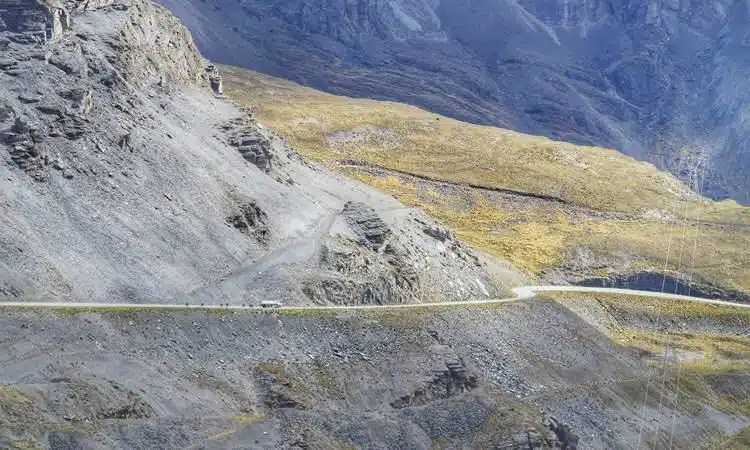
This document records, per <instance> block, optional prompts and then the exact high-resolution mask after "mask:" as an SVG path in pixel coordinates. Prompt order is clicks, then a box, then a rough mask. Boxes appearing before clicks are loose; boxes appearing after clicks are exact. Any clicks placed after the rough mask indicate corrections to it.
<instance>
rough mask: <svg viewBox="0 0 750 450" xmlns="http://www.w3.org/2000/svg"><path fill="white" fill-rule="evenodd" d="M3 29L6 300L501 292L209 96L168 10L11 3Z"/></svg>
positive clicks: (472, 265)
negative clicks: (358, 231) (356, 206)
mask: <svg viewBox="0 0 750 450" xmlns="http://www.w3.org/2000/svg"><path fill="white" fill-rule="evenodd" d="M0 18H2V26H0V49H1V50H2V51H0V301H1V300H4V299H14V300H47V301H61V300H69V301H84V300H85V301H101V302H121V301H133V302H143V301H171V302H180V303H182V302H183V301H186V302H191V303H199V302H216V303H225V302H235V303H237V304H242V303H258V302H259V301H261V300H267V299H269V298H273V299H280V300H283V301H285V302H287V303H312V302H315V303H346V304H354V303H386V302H418V301H422V300H423V299H439V298H444V299H455V298H473V297H476V296H489V295H495V294H496V293H497V290H496V288H498V287H499V286H498V285H497V284H496V283H495V282H494V279H493V278H492V277H491V276H490V275H489V273H490V272H488V268H487V266H483V265H482V263H481V262H480V260H479V259H477V256H476V255H475V254H474V252H473V251H472V250H470V249H468V248H466V247H465V246H463V244H461V243H460V242H458V241H454V240H451V241H450V242H442V241H438V240H437V239H435V238H434V237H431V236H429V235H428V234H426V233H425V232H424V231H423V230H424V228H425V227H427V226H428V225H426V223H430V224H432V225H435V224H434V222H426V220H427V219H426V218H425V219H421V218H420V217H421V215H420V214H417V213H416V212H412V211H410V210H409V209H407V208H405V207H404V206H403V205H401V204H399V203H398V202H396V201H395V200H394V199H393V198H391V197H388V196H386V195H384V194H379V193H377V192H376V191H374V190H372V189H369V188H366V187H364V186H361V185H358V184H357V183H354V182H352V181H349V180H342V179H341V178H340V177H339V176H335V175H333V174H331V173H329V172H327V171H326V170H323V169H322V168H320V167H315V166H311V165H309V164H307V163H304V162H303V161H302V160H301V159H300V158H299V157H298V156H297V155H296V153H295V152H294V150H293V149H292V148H291V147H290V146H289V144H288V143H287V142H286V141H285V140H284V139H283V138H281V137H280V136H278V135H276V134H274V133H272V132H270V131H269V130H267V129H264V128H263V126H262V125H261V124H258V123H257V122H256V121H255V119H254V117H253V115H252V113H251V112H250V111H247V110H239V109H237V108H236V107H234V106H233V105H231V104H230V103H229V102H226V101H225V100H224V99H223V98H221V97H222V96H221V95H220V94H221V78H220V76H219V74H218V72H217V71H216V68H215V67H212V66H211V65H208V64H206V62H205V61H204V60H203V58H202V56H201V55H200V54H199V53H198V51H197V48H196V46H195V44H194V43H193V40H192V38H191V36H190V33H188V31H187V30H186V28H185V27H184V26H183V25H182V24H181V23H180V22H179V20H178V19H176V18H175V17H174V16H173V15H171V14H169V12H168V11H167V10H166V9H165V8H163V7H162V6H159V5H156V4H154V3H153V2H151V1H148V0H128V1H116V2H112V1H108V0H101V1H92V0H90V1H75V2H73V1H70V2H58V3H39V2H36V1H34V0H10V1H0ZM212 88H213V90H212ZM217 94H218V95H217ZM350 204H356V205H359V207H358V208H354V210H351V208H349V209H347V208H346V205H350ZM362 224H368V225H370V226H369V227H368V228H367V230H364V229H362V230H360V229H361V228H362V227H364V225H362ZM357 230H360V231H362V233H360V234H361V236H360V234H358V233H357ZM365 231H366V233H365ZM372 239H374V240H375V242H376V244H377V245H374V244H373V243H372V242H370V241H371V240H372ZM490 264H491V263H490ZM416 267H419V269H418V270H419V271H418V272H417V269H416ZM459 278H460V279H459ZM449 280H450V281H449ZM464 286H466V287H464Z"/></svg>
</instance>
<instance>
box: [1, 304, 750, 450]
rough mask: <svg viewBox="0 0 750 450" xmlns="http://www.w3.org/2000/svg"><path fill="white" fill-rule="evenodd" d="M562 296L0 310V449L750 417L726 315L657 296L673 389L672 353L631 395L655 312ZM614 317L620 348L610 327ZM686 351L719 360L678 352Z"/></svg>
mask: <svg viewBox="0 0 750 450" xmlns="http://www.w3.org/2000/svg"><path fill="white" fill-rule="evenodd" d="M565 302H566V304H575V305H577V308H576V310H577V311H578V310H583V311H586V316H588V317H589V318H587V319H586V320H584V319H582V318H581V317H579V316H578V315H576V314H574V313H572V312H570V311H569V310H568V309H566V308H565V307H563V306H562V305H560V304H558V303H556V302H554V301H550V300H546V301H544V300H534V301H531V302H528V303H516V304H508V305H503V306H498V305H494V306H489V307H488V306H483V307H457V308H452V309H451V308H437V309H434V310H426V309H425V310H419V311H403V310H402V311H382V310H380V311H378V310H376V311H369V312H363V311H349V312H346V313H336V312H326V311H315V312H309V313H308V314H305V313H304V312H302V313H300V312H291V311H283V310H282V311H280V312H279V313H278V314H270V313H269V314H266V313H262V312H257V311H256V312H252V311H248V310H245V311H240V312H237V313H235V314H221V313H219V314H210V313H201V312H185V313H156V312H151V313H149V312H140V313H136V314H133V313H110V312H107V313H101V312H100V313H97V312H89V313H82V314H78V313H72V314H67V313H64V312H49V311H48V312H42V311H28V310H27V311H4V312H2V314H0V357H2V361H3V371H2V375H1V376H0V383H2V384H0V446H11V448H12V446H13V445H15V446H17V447H20V448H45V449H46V448H49V449H59V448H81V446H83V448H92V449H100V448H101V449H105V448H106V449H109V448H122V449H126V448H181V447H187V448H207V449H224V448H238V447H239V448H249V449H299V448H306V447H307V448H316V449H318V448H324V449H341V448H362V449H378V448H410V449H411V448H414V449H424V450H427V449H433V448H440V449H452V448H528V445H529V443H530V442H531V443H532V444H536V445H537V446H538V447H537V448H548V449H552V448H569V449H571V448H579V449H587V448H612V449H628V448H633V446H634V445H635V443H636V442H637V441H638V436H639V432H640V431H641V429H642V430H643V433H642V442H643V443H644V444H645V445H648V446H654V445H656V444H657V443H658V444H660V445H659V446H660V447H661V446H666V445H667V443H668V442H669V440H670V436H671V440H672V442H673V444H674V445H675V446H676V447H677V448H681V449H682V448H684V449H697V448H716V449H719V448H723V447H721V445H716V446H715V447H709V445H708V444H709V443H710V442H712V441H715V442H716V443H717V444H719V443H721V442H724V441H726V440H727V439H728V436H727V435H731V434H734V433H736V432H738V431H739V430H741V429H742V428H743V427H747V426H748V424H750V420H749V419H748V415H747V414H748V412H747V409H746V408H747V403H746V399H747V386H748V382H750V376H749V375H748V373H747V372H746V371H744V372H743V371H741V370H734V371H733V370H730V369H728V367H734V368H735V369H738V368H743V367H744V368H746V367H747V364H748V362H750V341H749V340H748V338H747V337H743V336H746V333H747V331H748V329H747V328H748V327H747V320H746V317H744V316H745V315H744V314H743V312H739V313H737V312H736V311H727V310H726V309H724V308H715V309H714V311H713V312H714V313H715V316H712V315H710V314H706V311H705V310H699V311H700V313H701V314H702V315H703V317H702V318H696V316H691V315H692V314H694V313H695V310H694V309H693V308H686V307H684V306H685V305H684V304H683V303H680V304H679V305H675V306H677V308H675V310H670V311H671V314H670V315H669V317H667V319H669V320H672V319H678V320H679V323H680V324H681V326H682V328H681V329H680V330H679V333H678V335H677V336H678V339H679V340H678V341H677V342H678V344H679V345H678V347H677V349H676V350H674V356H676V357H677V358H683V355H684V360H681V362H682V366H681V372H680V380H681V381H680V384H679V397H678V396H677V395H675V394H676V391H677V367H676V365H673V364H670V365H669V367H668V372H667V374H666V378H665V379H664V386H665V388H664V389H661V383H662V379H661V377H662V371H661V370H659V371H658V372H656V373H655V374H654V379H656V377H657V375H658V377H659V378H658V379H659V383H656V382H655V381H654V379H652V382H651V384H650V386H651V388H650V389H649V399H648V401H647V402H646V404H645V406H644V392H645V390H646V384H647V377H648V372H647V368H648V364H654V363H656V366H655V367H658V368H659V369H660V368H661V362H660V361H659V357H660V356H661V354H662V352H661V351H660V349H659V348H658V347H659V345H661V342H663V341H659V340H656V341H655V342H654V341H651V340H648V339H643V338H641V339H634V338H633V337H635V338H640V336H644V335H645V336H649V333H652V334H656V335H657V336H658V337H661V338H663V335H661V334H657V333H658V331H656V332H654V331H655V330H657V329H656V328H655V326H654V323H653V319H654V316H653V315H645V316H644V315H643V313H642V308H641V309H636V310H635V311H632V310H631V309H628V308H627V306H628V305H631V306H632V304H629V303H626V302H624V301H622V300H618V301H615V302H612V307H614V309H613V310H611V311H610V303H609V302H608V301H607V299H603V300H600V301H595V300H593V299H571V298H568V299H566V300H565ZM636 305H638V306H649V307H651V308H653V307H655V306H656V303H650V302H648V301H646V300H644V299H640V301H639V302H636ZM698 306H703V305H698ZM678 308H679V309H678ZM704 309H705V308H704ZM609 312H611V313H612V314H611V316H610V315H608V313H609ZM592 317H593V318H604V320H601V321H599V322H596V321H594V320H592V319H591V318H592ZM649 319H651V320H649ZM743 319H745V322H744V324H743V322H742V320H743ZM612 325H614V328H613V329H612V331H613V332H617V337H623V336H624V337H629V338H630V339H628V340H626V341H625V345H618V343H616V342H613V341H612V340H611V339H610V336H609V333H610V331H609V330H608V329H607V327H608V326H612ZM743 333H744V334H743ZM732 334H734V336H732ZM631 335H632V337H631ZM642 347H645V348H642ZM703 348H707V349H711V351H712V352H711V353H706V358H720V360H721V363H722V364H721V365H716V364H712V361H711V360H710V359H709V360H706V361H702V360H700V358H698V360H696V356H695V355H696V354H698V353H700V351H701V350H702V349H703ZM670 356H672V352H670ZM644 360H645V361H644ZM727 362H729V363H730V364H725V363H727ZM706 367H710V369H709V370H706ZM661 395H663V401H661V400H662V398H661V397H660V396H661ZM743 408H744V409H743ZM743 411H744V413H743ZM644 413H645V416H644ZM673 417H674V433H671V430H672V427H673V425H672V423H673ZM644 419H645V420H644ZM576 443H577V446H576ZM8 444H10V445H8ZM22 445H26V447H22ZM566 445H567V447H566Z"/></svg>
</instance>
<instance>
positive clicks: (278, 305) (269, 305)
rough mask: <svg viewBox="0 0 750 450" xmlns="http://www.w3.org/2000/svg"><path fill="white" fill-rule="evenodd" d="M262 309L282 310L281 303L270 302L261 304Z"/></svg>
mask: <svg viewBox="0 0 750 450" xmlns="http://www.w3.org/2000/svg"><path fill="white" fill-rule="evenodd" d="M260 307H261V308H281V302H277V301H271V300H268V301H264V302H260Z"/></svg>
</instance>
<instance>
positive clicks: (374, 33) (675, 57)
mask: <svg viewBox="0 0 750 450" xmlns="http://www.w3.org/2000/svg"><path fill="white" fill-rule="evenodd" d="M160 2H161V3H162V4H164V5H166V6H168V7H169V8H170V9H172V10H173V11H174V12H175V13H176V14H177V15H178V16H179V17H180V18H182V19H183V20H184V21H185V23H186V24H187V26H188V27H189V28H190V29H191V30H193V31H195V32H196V40H197V43H198V45H199V47H200V48H201V50H202V51H204V52H205V53H206V54H207V55H209V56H210V57H211V58H212V59H213V60H215V61H217V62H221V63H226V64H231V65H237V66H242V67H247V68H250V69H253V70H258V71H260V72H263V73H267V74H270V75H273V76H277V77H282V78H288V79H290V80H293V81H296V82H300V83H302V84H304V85H308V86H311V87H314V88H317V89H322V90H325V91H328V92H332V93H335V94H342V95H353V96H357V97H367V98H373V99H380V100H394V101H400V102H406V103H410V104H414V105H417V106H420V107H425V108H427V109H429V110H431V111H435V112H437V113H440V114H444V115H447V116H449V117H454V118H458V119H460V120H465V121H470V122H473V123H479V124H490V125H495V126H500V127H503V128H510V129H513V130H516V131H521V132H524V133H529V134H535V135H544V136H548V137H551V138H553V139H556V140H564V141H568V142H572V143H576V144H587V145H598V146H604V147H612V148H617V149H618V150H620V151H622V152H624V153H625V154H628V155H631V156H635V157H637V158H639V159H642V160H646V161H649V162H652V163H654V164H656V165H657V166H658V167H660V168H664V169H667V170H669V171H671V172H673V173H675V174H677V175H678V176H680V177H681V178H683V179H686V178H688V177H690V176H691V174H690V173H688V172H691V171H693V172H694V171H695V170H696V169H695V167H696V166H701V167H706V168H707V177H706V183H705V186H704V191H705V192H706V193H707V194H709V195H712V196H713V197H715V198H719V199H721V198H728V197H730V198H734V199H735V200H737V201H740V202H743V203H747V202H748V201H750V197H748V192H750V189H748V188H750V180H749V179H748V178H747V177H746V175H745V174H746V173H747V172H748V170H747V169H748V164H750V157H749V156H748V154H747V152H745V151H744V150H743V149H744V148H745V147H746V144H747V143H748V142H749V141H748V137H749V136H750V128H748V126H747V125H746V124H745V121H744V119H743V117H744V115H743V113H742V111H743V108H744V107H743V106H742V105H744V104H745V103H746V102H747V100H749V99H750V97H748V95H750V94H747V91H746V90H742V89H741V88H740V86H741V85H742V84H743V83H744V81H743V80H745V79H746V76H745V75H747V74H748V73H749V72H750V60H749V59H748V58H747V57H746V56H744V55H746V54H747V51H746V50H747V42H748V41H747V39H746V38H745V34H744V33H745V31H743V30H745V29H746V25H747V23H748V20H750V14H748V8H747V5H746V4H745V3H744V2H743V1H740V0H717V1H711V2H696V1H669V2H659V1H649V2H645V3H644V2H629V1H624V0H586V1H584V0H566V1H563V2H542V1H538V0H524V1H520V2H515V1H510V0H503V1H501V2H495V1H490V0H479V1H471V2H468V0H445V1H441V2H429V1H421V0H399V1H395V0H393V1H385V0H380V1H376V2H364V1H361V2H354V3H351V2H344V1H338V0H295V1H292V2H279V1H258V0H255V1H244V2H241V3H238V4H223V5H220V6H216V7H215V8H214V7H207V6H205V4H200V3H199V4H194V5H190V4H189V3H190V2H187V1H185V0H160ZM685 150H687V151H688V152H689V153H691V156H690V157H689V158H688V159H689V161H684V160H683V159H684V158H683V157H682V154H683V153H684V152H685ZM688 165H689V166H690V167H689V169H686V167H685V166H688Z"/></svg>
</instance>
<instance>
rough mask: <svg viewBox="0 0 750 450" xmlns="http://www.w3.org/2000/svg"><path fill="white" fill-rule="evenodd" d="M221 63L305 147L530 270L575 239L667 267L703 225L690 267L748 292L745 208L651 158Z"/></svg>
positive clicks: (604, 253)
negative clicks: (521, 204)
mask: <svg viewBox="0 0 750 450" xmlns="http://www.w3.org/2000/svg"><path fill="white" fill-rule="evenodd" d="M223 73H224V77H225V85H226V92H227V94H228V95H229V96H230V97H231V98H233V99H234V100H235V101H237V102H238V103H241V104H244V105H247V106H252V107H254V108H255V110H256V112H257V114H258V116H259V118H260V119H261V120H262V121H263V122H264V123H266V124H267V125H269V126H271V127H272V128H274V129H275V130H276V131H278V132H279V133H281V134H282V135H284V136H286V137H287V138H288V139H289V140H290V142H291V143H292V144H293V145H294V146H295V148H296V149H297V150H298V151H299V152H300V153H301V154H302V155H303V156H305V157H307V158H309V159H312V160H315V161H318V162H321V163H324V164H329V166H330V167H332V168H337V169H338V170H342V171H345V172H347V173H348V174H349V175H351V176H354V177H356V178H358V179H359V180H360V181H362V182H364V183H367V184H370V185H372V186H374V187H377V188H379V189H381V190H383V191H385V192H388V193H391V194H393V195H395V196H397V197H398V198H399V200H401V201H402V202H404V203H405V204H407V205H411V206H415V207H420V208H423V209H425V210H426V211H427V212H428V213H430V214H431V215H432V216H434V217H435V218H436V219H438V220H440V221H442V222H443V223H445V224H446V225H449V226H451V227H452V228H454V230H455V231H456V234H457V235H458V236H459V237H460V238H462V239H464V240H465V241H466V242H468V243H469V244H471V245H473V246H475V247H477V248H480V249H482V250H485V251H488V252H489V253H492V254H494V255H496V256H499V257H501V258H504V259H506V260H509V261H510V262H512V263H514V264H516V265H517V266H519V267H522V268H524V269H527V270H529V271H531V272H533V273H536V274H539V273H541V272H542V271H543V270H544V269H547V268H551V267H557V266H559V265H560V264H562V263H563V262H566V261H567V260H568V259H569V258H570V252H571V251H572V250H573V249H575V248H577V247H585V248H587V249H590V250H591V251H592V252H593V254H594V255H596V256H597V257H601V258H604V259H610V260H618V261H622V260H623V259H626V260H627V264H626V265H628V267H625V268H624V269H625V270H627V269H628V268H630V269H632V270H636V269H637V270H641V269H645V270H662V269H663V266H664V259H665V255H666V254H667V247H669V246H670V245H671V246H672V248H673V249H674V248H675V247H674V246H676V248H678V249H679V248H683V250H682V252H683V253H684V255H688V254H689V252H692V248H693V245H692V242H693V240H694V239H695V236H699V237H700V238H699V241H700V242H699V245H698V246H697V249H698V251H697V254H696V258H695V261H696V276H697V278H699V279H704V280H713V281H715V282H716V283H717V284H720V285H721V286H723V287H726V288H729V289H734V290H738V291H744V292H748V293H750V228H748V225H750V209H749V208H744V207H741V206H740V205H737V204H736V203H735V202H733V201H724V202H712V201H708V200H706V199H702V198H700V197H698V196H697V195H695V194H694V193H692V192H691V191H690V190H689V189H688V188H687V187H686V186H685V185H684V184H683V183H681V182H680V181H679V180H677V179H676V178H675V177H673V176H671V175H669V174H667V173H664V172H661V171H659V170H657V169H656V168H654V167H653V166H652V165H650V164H646V163H642V162H639V161H636V160H634V159H632V158H629V157H626V156H624V155H622V154H620V153H618V152H616V151H614V150H609V149H603V148H595V147H584V146H575V145H572V144H567V143H563V142H555V141H551V140H549V139H546V138H540V137H535V136H529V135H524V134H521V133H516V132H513V131H509V130H504V129H499V128H494V127H488V126H478V125H472V124H467V123H463V122H459V121H456V120H452V119H448V118H445V117H440V116H438V115H436V114H433V113H429V112H427V111H424V110H421V109H419V108H416V107H412V106H407V105H403V104H398V103H393V102H380V101H373V100H367V99H354V98H348V97H341V96H334V95H330V94H325V93H322V92H319V91H316V90H313V89H309V88H304V87H301V86H299V85H296V84H294V83H291V82H287V81H283V80H279V79H274V78H272V77H268V76H265V75H261V74H257V73H254V72H249V71H245V70H241V69H233V68H224V69H223ZM691 152H692V150H690V149H686V150H685V153H686V154H690V153H691ZM341 160H357V161H362V162H366V163H371V164H375V165H377V166H379V167H382V168H385V169H391V170H395V171H400V172H402V173H411V174H415V175H418V176H421V177H429V178H431V179H434V180H442V181H446V182H451V183H462V184H467V185H473V186H475V187H477V189H474V194H473V197H474V198H475V199H476V201H475V202H473V204H471V205H468V206H467V205H466V199H465V198H451V196H447V195H444V194H441V193H439V192H437V191H436V190H430V189H424V186H420V185H418V183H410V182H408V181H405V180H404V179H402V178H396V177H387V176H386V177H383V176H376V175H373V174H371V173H363V172H362V171H359V172H357V171H351V170H350V169H347V168H341V167H339V166H337V165H335V164H332V162H333V161H341ZM478 187H486V188H489V189H500V190H507V191H512V192H517V193H524V194H531V195H534V196H537V197H538V196H542V197H545V198H547V197H552V198H558V199H560V200H561V201H563V203H560V204H556V203H554V202H548V203H550V204H552V205H553V206H551V207H549V206H548V207H544V208H542V207H536V206H530V207H526V208H520V209H519V208H517V207H516V206H509V205H507V204H502V203H497V202H490V201H487V200H486V195H484V193H483V191H482V190H481V189H478ZM683 199H684V200H685V201H684V202H683ZM530 203H534V202H530ZM581 207H582V208H589V209H592V210H597V211H603V212H614V213H619V214H623V215H624V218H617V219H614V218H611V217H610V218H604V219H602V218H598V219H597V218H593V217H583V218H581V217H574V215H572V213H571V211H572V210H574V209H576V208H581ZM699 211H700V214H701V217H702V218H703V222H704V223H703V225H702V226H701V227H700V230H699V232H696V231H697V230H696V229H695V228H693V227H692V226H691V225H688V224H685V223H684V222H683V221H677V222H676V223H675V224H674V225H673V226H672V228H671V229H672V236H673V237H674V238H673V241H672V242H671V244H670V242H669V240H668V239H667V235H668V234H669V233H668V232H669V230H670V227H669V226H668V225H667V223H666V222H665V218H670V217H671V218H674V217H680V216H684V217H687V218H690V219H694V218H696V217H697V215H698V212H699ZM676 251H677V250H674V251H673V252H672V260H673V263H672V267H670V268H669V270H672V271H675V272H680V271H682V272H684V271H686V267H687V264H688V263H687V260H688V257H687V256H685V257H684V259H682V258H680V259H681V261H683V262H684V265H683V264H677V263H676V262H675V261H676V260H677V259H678V258H677V257H676V256H675V252H676ZM690 254H691V253H690ZM689 259H690V260H692V257H690V258H689ZM616 270H623V268H622V267H619V268H617V269H616ZM591 271H592V272H595V271H599V272H601V273H600V274H601V275H606V274H607V270H606V269H596V268H594V269H591ZM599 272H596V273H599ZM589 274H590V273H589Z"/></svg>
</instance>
